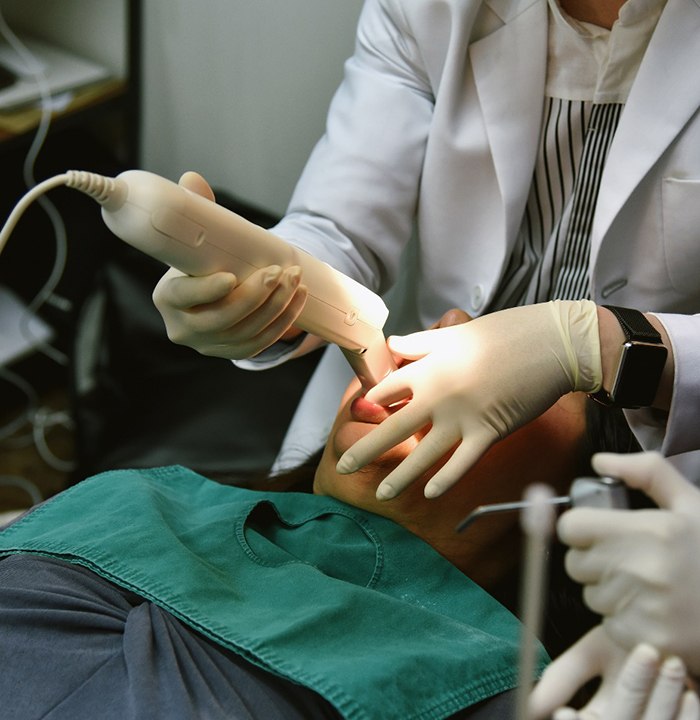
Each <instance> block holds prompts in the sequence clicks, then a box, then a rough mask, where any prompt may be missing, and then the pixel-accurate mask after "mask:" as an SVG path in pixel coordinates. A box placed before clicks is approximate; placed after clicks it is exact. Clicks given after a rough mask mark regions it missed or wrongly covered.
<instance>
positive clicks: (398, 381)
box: [365, 340, 415, 407]
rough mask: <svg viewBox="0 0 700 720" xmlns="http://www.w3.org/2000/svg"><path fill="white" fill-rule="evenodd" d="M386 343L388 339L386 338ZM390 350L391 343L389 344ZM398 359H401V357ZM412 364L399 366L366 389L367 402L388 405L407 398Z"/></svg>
mask: <svg viewBox="0 0 700 720" xmlns="http://www.w3.org/2000/svg"><path fill="white" fill-rule="evenodd" d="M387 343H388V340H387ZM389 349H390V350H391V345H389ZM398 359H399V360H401V359H403V358H401V357H399V358H398ZM414 367H415V366H414V365H404V366H403V367H399V369H398V370H395V371H394V372H392V373H389V375H387V376H386V377H385V378H384V379H383V380H381V382H379V383H377V384H376V385H375V386H374V387H373V388H370V390H368V391H367V395H366V396H365V397H366V398H367V401H368V402H371V403H375V405H383V406H384V407H388V406H389V405H393V404H394V403H397V402H400V401H401V400H405V399H406V398H409V397H410V396H411V395H412V394H413V384H414V379H415V369H414Z"/></svg>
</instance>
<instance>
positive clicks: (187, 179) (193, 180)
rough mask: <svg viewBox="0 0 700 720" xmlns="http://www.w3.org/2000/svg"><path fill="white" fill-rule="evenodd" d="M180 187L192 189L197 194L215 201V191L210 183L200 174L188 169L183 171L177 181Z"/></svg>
mask: <svg viewBox="0 0 700 720" xmlns="http://www.w3.org/2000/svg"><path fill="white" fill-rule="evenodd" d="M177 184H178V185H179V186H180V187H183V188H185V189H186V190H190V191H191V192H193V193H197V195H201V196H202V197H205V198H206V199H207V200H211V201H212V202H214V201H215V197H214V191H213V190H212V189H211V186H210V185H209V183H208V182H207V181H206V180H205V179H204V178H203V177H202V176H201V175H200V174H199V173H196V172H193V171H192V170H188V171H187V172H186V173H183V174H182V176H181V177H180V179H179V180H178V183H177Z"/></svg>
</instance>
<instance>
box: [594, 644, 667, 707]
mask: <svg viewBox="0 0 700 720" xmlns="http://www.w3.org/2000/svg"><path fill="white" fill-rule="evenodd" d="M658 663H659V653H658V652H657V651H656V650H655V649H654V648H653V647H652V646H651V645H647V644H641V645H637V646H636V647H635V648H634V649H633V650H632V651H631V652H630V654H629V656H628V658H627V660H626V661H625V664H624V665H623V667H622V670H621V671H620V675H619V677H618V679H617V682H616V683H615V687H614V690H613V694H612V698H611V700H610V705H609V709H608V713H609V717H611V718H618V719H619V720H640V718H642V717H646V716H643V715H642V713H643V712H644V711H645V708H646V706H647V702H648V700H649V697H650V695H651V692H652V689H653V687H654V683H655V681H656V678H657V673H658V670H659V665H658ZM674 710H675V708H674ZM667 717H668V716H667V715H662V716H659V717H656V718H655V720H666V718H667ZM669 720H670V719H669Z"/></svg>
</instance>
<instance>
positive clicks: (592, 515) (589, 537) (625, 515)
mask: <svg viewBox="0 0 700 720" xmlns="http://www.w3.org/2000/svg"><path fill="white" fill-rule="evenodd" d="M658 512H659V511H658V510H650V511H648V510H637V511H636V512H629V510H607V509H604V508H585V507H582V508H572V509H571V510H567V511H566V512H565V513H563V514H562V516H561V517H560V518H559V520H558V521H557V534H558V536H559V539H560V540H561V541H562V542H563V543H565V544H566V545H569V546H570V547H574V548H582V549H585V548H588V547H590V546H591V545H593V544H594V543H599V542H601V541H602V540H604V539H608V538H612V537H628V536H629V535H630V533H633V532H638V531H640V530H643V529H644V527H645V524H646V523H648V522H649V520H650V519H652V518H653V515H650V514H649V513H658Z"/></svg>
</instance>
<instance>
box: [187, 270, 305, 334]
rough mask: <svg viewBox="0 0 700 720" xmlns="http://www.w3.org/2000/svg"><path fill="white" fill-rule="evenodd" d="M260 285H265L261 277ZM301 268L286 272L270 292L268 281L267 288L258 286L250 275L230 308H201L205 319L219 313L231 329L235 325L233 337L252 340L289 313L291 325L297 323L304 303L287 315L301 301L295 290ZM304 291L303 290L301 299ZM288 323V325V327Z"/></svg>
mask: <svg viewBox="0 0 700 720" xmlns="http://www.w3.org/2000/svg"><path fill="white" fill-rule="evenodd" d="M262 279H263V283H265V282H266V280H265V277H264V276H263V278H262ZM300 279H301V269H300V268H298V267H294V268H288V269H287V270H285V271H284V272H283V273H282V274H281V276H280V278H279V282H278V283H277V284H276V285H275V286H274V287H273V288H272V290H270V285H272V284H274V283H273V281H272V280H270V281H269V282H270V284H269V285H265V287H262V288H258V287H257V284H258V283H257V278H254V277H253V276H251V277H250V278H248V280H251V283H250V284H248V280H246V282H245V283H241V285H239V286H238V287H237V288H236V289H235V291H234V292H233V294H232V295H231V301H230V308H224V309H222V308H216V309H214V308H211V309H210V308H206V309H202V311H201V314H202V315H203V316H204V315H206V314H207V313H209V312H217V313H221V317H222V318H223V317H227V318H228V321H229V324H230V325H231V326H233V325H235V330H236V335H239V336H241V337H247V338H252V337H254V336H256V335H257V334H258V333H260V332H262V331H263V330H265V329H266V328H267V327H268V326H269V325H270V324H271V323H272V322H273V321H275V320H277V319H278V318H279V317H280V316H281V315H283V314H285V313H286V314H287V315H289V314H291V315H292V318H291V322H294V320H296V318H297V316H298V315H299V312H300V311H301V310H302V309H303V306H304V303H303V302H302V303H301V307H298V308H297V310H298V311H297V312H296V313H294V312H291V313H287V310H288V309H289V306H290V304H291V303H292V302H293V301H294V300H295V299H296V300H297V303H296V305H299V300H300V299H301V298H299V297H297V296H298V293H297V290H298V288H299V287H300ZM305 293H306V291H305V290H304V298H305ZM290 324H291V323H290V322H288V323H287V327H288V326H289V325H290Z"/></svg>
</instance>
